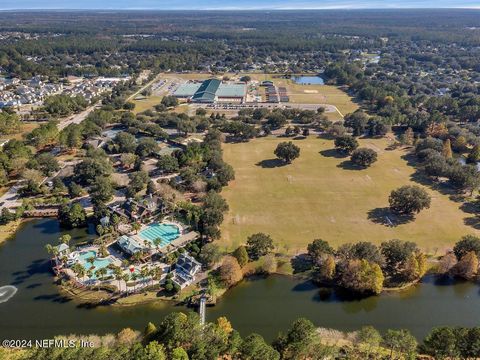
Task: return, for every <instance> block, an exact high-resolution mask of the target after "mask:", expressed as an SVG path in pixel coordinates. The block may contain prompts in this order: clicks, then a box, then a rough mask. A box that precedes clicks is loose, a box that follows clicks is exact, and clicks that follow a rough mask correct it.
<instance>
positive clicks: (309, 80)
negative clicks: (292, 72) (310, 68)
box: [293, 76, 324, 85]
mask: <svg viewBox="0 0 480 360" xmlns="http://www.w3.org/2000/svg"><path fill="white" fill-rule="evenodd" d="M293 81H295V83H297V84H300V85H323V84H324V82H323V79H322V78H321V77H320V76H295V77H293Z"/></svg>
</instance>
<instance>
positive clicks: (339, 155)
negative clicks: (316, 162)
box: [319, 149, 347, 159]
mask: <svg viewBox="0 0 480 360" xmlns="http://www.w3.org/2000/svg"><path fill="white" fill-rule="evenodd" d="M319 154H320V155H322V156H325V157H333V158H336V159H343V158H345V157H347V154H343V153H341V152H338V151H337V150H335V149H328V150H322V151H320V152H319Z"/></svg>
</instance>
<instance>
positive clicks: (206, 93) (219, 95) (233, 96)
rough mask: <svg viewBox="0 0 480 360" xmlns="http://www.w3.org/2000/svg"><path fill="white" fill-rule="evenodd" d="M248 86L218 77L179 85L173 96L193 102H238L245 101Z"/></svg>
mask: <svg viewBox="0 0 480 360" xmlns="http://www.w3.org/2000/svg"><path fill="white" fill-rule="evenodd" d="M246 94H247V86H246V85H245V84H244V83H226V82H222V81H220V80H218V79H208V80H204V81H202V82H197V81H195V82H187V83H185V84H182V85H180V86H179V87H178V89H177V90H175V92H174V93H173V96H175V97H177V98H179V99H183V100H186V101H189V102H193V103H203V104H212V103H236V104H241V103H243V102H244V101H245V97H246Z"/></svg>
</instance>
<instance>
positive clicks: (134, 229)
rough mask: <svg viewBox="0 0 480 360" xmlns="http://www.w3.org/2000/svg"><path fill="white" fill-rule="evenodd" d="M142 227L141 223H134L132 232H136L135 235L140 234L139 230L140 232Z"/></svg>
mask: <svg viewBox="0 0 480 360" xmlns="http://www.w3.org/2000/svg"><path fill="white" fill-rule="evenodd" d="M141 227H142V225H140V223H138V222H134V223H133V224H132V230H133V231H135V234H138V230H140V229H141Z"/></svg>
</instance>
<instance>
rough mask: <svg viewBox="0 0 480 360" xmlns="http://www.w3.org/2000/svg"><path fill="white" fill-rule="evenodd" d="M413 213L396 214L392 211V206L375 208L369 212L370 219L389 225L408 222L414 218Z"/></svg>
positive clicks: (393, 225)
mask: <svg viewBox="0 0 480 360" xmlns="http://www.w3.org/2000/svg"><path fill="white" fill-rule="evenodd" d="M414 218H415V217H414V216H413V215H396V214H393V213H392V212H391V211H390V208H388V207H384V208H375V209H372V210H370V211H369V212H368V220H370V221H372V222H374V223H375V224H380V225H384V226H388V227H395V226H398V225H402V224H406V223H409V222H411V221H413V220H414Z"/></svg>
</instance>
